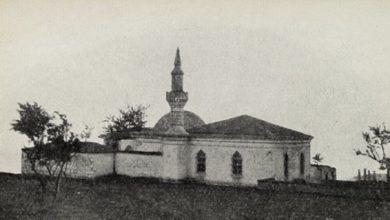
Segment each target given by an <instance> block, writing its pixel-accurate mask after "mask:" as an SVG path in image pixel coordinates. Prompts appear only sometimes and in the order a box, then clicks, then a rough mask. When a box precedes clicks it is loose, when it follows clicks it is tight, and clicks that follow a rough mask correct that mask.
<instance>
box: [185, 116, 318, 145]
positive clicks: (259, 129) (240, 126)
mask: <svg viewBox="0 0 390 220" xmlns="http://www.w3.org/2000/svg"><path fill="white" fill-rule="evenodd" d="M187 131H188V132H189V133H190V134H191V135H192V136H198V135H199V136H206V137H209V138H212V137H223V138H240V139H243V138H248V139H261V140H281V141H283V140H311V139H312V138H313V137H312V136H310V135H306V134H303V133H301V132H298V131H294V130H291V129H288V128H284V127H281V126H278V125H274V124H272V123H269V122H266V121H263V120H260V119H257V118H254V117H251V116H248V115H241V116H238V117H234V118H231V119H227V120H222V121H218V122H214V123H209V124H206V125H203V126H199V127H196V128H192V129H189V130H187Z"/></svg>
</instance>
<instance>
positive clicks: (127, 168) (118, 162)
mask: <svg viewBox="0 0 390 220" xmlns="http://www.w3.org/2000/svg"><path fill="white" fill-rule="evenodd" d="M115 171H116V173H117V174H119V175H126V176H132V177H155V178H160V177H161V176H162V171H163V161H162V153H160V152H138V151H133V152H118V153H116V158H115Z"/></svg>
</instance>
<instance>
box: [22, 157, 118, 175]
mask: <svg viewBox="0 0 390 220" xmlns="http://www.w3.org/2000/svg"><path fill="white" fill-rule="evenodd" d="M113 157H114V155H113V154H112V153H78V154H76V155H75V157H73V158H72V160H71V161H70V163H68V164H67V167H66V174H67V175H68V176H69V177H71V178H86V179H87V178H88V179H89V178H96V177H99V176H104V175H109V174H112V173H113V164H114V163H113ZM37 170H38V172H40V173H42V174H47V171H46V169H45V168H44V167H39V166H37ZM22 174H33V171H32V170H31V164H30V162H29V161H27V158H26V153H25V152H24V151H22Z"/></svg>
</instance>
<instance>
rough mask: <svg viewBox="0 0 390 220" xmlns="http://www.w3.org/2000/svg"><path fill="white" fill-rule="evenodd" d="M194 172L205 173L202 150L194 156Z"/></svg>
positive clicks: (204, 158) (204, 159) (204, 157)
mask: <svg viewBox="0 0 390 220" xmlns="http://www.w3.org/2000/svg"><path fill="white" fill-rule="evenodd" d="M196 172H197V173H205V172H206V154H205V153H204V152H203V151H202V150H200V151H199V152H198V153H197V154H196Z"/></svg>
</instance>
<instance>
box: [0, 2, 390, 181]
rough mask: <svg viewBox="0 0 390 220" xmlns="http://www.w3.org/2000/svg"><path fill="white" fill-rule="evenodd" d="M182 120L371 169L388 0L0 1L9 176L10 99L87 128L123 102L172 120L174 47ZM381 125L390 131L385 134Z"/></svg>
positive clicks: (346, 174) (0, 124)
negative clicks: (251, 120) (255, 133)
mask: <svg viewBox="0 0 390 220" xmlns="http://www.w3.org/2000/svg"><path fill="white" fill-rule="evenodd" d="M177 46H179V47H180V49H181V57H182V67H183V70H184V72H185V75H184V88H185V90H186V91H188V92H189V101H188V103H187V105H186V107H185V108H186V109H187V110H190V111H193V112H195V113H197V114H198V115H199V116H201V117H202V118H203V119H204V120H205V121H206V122H213V121H217V120H221V119H227V118H230V117H234V116H238V115H241V114H248V115H252V116H254V117H257V118H260V119H263V120H266V121H269V122H272V123H275V124H278V125H281V126H284V127H288V128H292V129H295V130H298V131H301V132H304V133H307V134H310V135H312V136H314V139H313V141H312V150H311V153H312V155H314V154H315V153H321V154H322V155H323V156H324V157H325V159H324V161H323V164H328V165H331V166H335V167H336V168H337V173H338V177H339V178H341V179H347V178H350V177H351V176H353V175H356V173H357V169H359V168H360V169H361V168H365V167H367V168H370V169H376V168H377V167H378V165H377V164H375V163H374V162H371V161H370V160H368V159H365V158H362V157H357V156H355V154H354V151H353V149H355V148H357V147H358V146H363V144H364V143H363V142H362V136H361V132H362V131H364V130H365V129H366V128H367V126H369V125H376V124H380V123H383V122H385V123H387V124H390V114H389V111H390V101H389V95H390V78H389V76H390V61H389V58H390V1H387V0H383V1H374V0H365V1H359V0H353V1H352V0H350V1H348V0H343V1H336V0H333V1H332V0H331V1H322V0H321V1H320V0H318V1H313V0H308V1H287V0H286V1H259V0H253V1H238V0H237V1H229V0H225V1H219V0H214V1H196V2H195V1H175V0H173V1H172V0H169V1H168V0H167V1H151V0H149V1H92V0H91V1H88V0H85V1H71V0H68V1H41V0H40V1H15V0H13V1H6V0H2V1H0V116H1V117H0V171H6V172H16V173H17V172H20V157H21V155H20V149H21V148H22V147H23V145H25V144H27V139H26V138H24V137H23V136H22V135H19V134H16V133H14V132H13V131H10V123H11V122H12V120H13V119H16V118H17V117H18V115H17V112H16V109H17V107H18V106H17V102H27V101H28V102H33V101H36V102H38V103H39V104H40V105H42V106H44V107H45V108H46V109H47V110H48V111H55V110H58V111H60V112H62V113H65V114H67V115H68V117H69V119H70V120H71V121H72V122H73V125H74V130H75V131H76V132H78V131H80V130H81V129H82V128H83V126H84V124H88V125H90V126H93V127H95V129H94V130H93V135H94V137H93V138H92V140H95V141H101V140H99V139H97V136H98V135H99V134H100V133H101V127H102V126H103V124H102V123H101V121H102V120H103V119H104V118H105V117H106V116H107V115H110V114H116V112H117V110H118V109H119V108H122V107H124V106H126V105H127V104H130V105H134V104H150V106H151V107H150V108H149V110H148V115H149V117H148V124H147V125H148V126H153V125H154V124H155V123H156V122H157V120H158V119H159V118H160V117H161V116H162V115H164V114H165V113H167V112H168V111H169V106H168V104H167V102H166V101H165V92H166V91H168V90H170V72H171V70H172V69H173V61H174V55H175V50H176V47H177ZM389 126H390V125H389Z"/></svg>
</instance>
